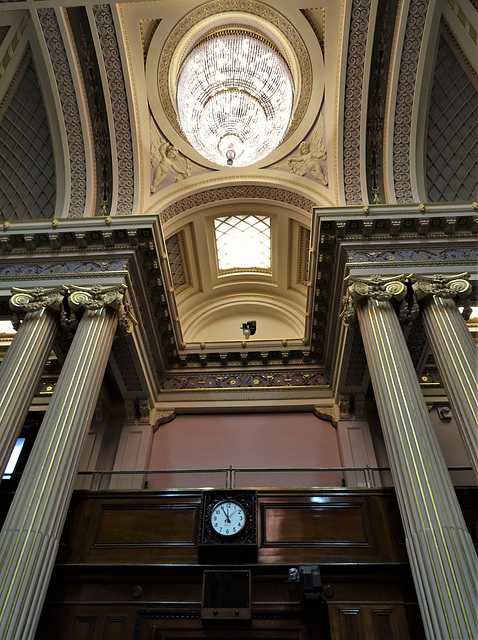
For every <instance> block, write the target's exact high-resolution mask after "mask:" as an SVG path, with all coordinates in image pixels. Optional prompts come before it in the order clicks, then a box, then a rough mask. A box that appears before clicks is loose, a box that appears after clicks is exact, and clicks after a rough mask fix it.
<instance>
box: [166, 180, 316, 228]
mask: <svg viewBox="0 0 478 640" xmlns="http://www.w3.org/2000/svg"><path fill="white" fill-rule="evenodd" d="M236 198H244V199H252V198H254V199H255V198H261V199H264V200H276V201H278V202H281V203H286V204H288V205H292V206H294V207H297V208H299V209H302V210H303V211H306V212H307V213H308V214H310V212H311V211H312V209H313V207H314V206H315V202H312V200H309V198H305V197H304V196H301V195H299V194H298V193H293V192H292V191H287V190H286V189H276V188H275V187H265V186H258V185H247V186H231V187H220V188H217V189H208V190H207V191H201V192H200V193H195V194H193V195H191V196H188V197H187V198H183V199H182V200H179V201H178V202H175V203H174V204H172V205H171V206H169V207H167V208H166V209H164V210H163V211H162V212H161V222H162V223H163V224H164V223H165V222H167V221H168V220H171V219H172V218H174V217H175V216H177V215H179V214H180V213H183V212H184V211H189V210H190V209H193V208H195V207H200V206H203V205H205V204H211V203H213V202H220V201H221V200H234V199H236Z"/></svg>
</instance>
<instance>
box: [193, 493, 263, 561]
mask: <svg viewBox="0 0 478 640" xmlns="http://www.w3.org/2000/svg"><path fill="white" fill-rule="evenodd" d="M198 559H199V561H200V562H204V563H215V564H221V563H230V562H257V496H256V492H255V491H240V490H237V491H235V490H229V491H228V490H222V491H219V490H216V491H204V492H203V495H202V506H201V522H200V527H199V539H198Z"/></svg>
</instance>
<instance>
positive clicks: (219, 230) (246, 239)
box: [214, 215, 271, 273]
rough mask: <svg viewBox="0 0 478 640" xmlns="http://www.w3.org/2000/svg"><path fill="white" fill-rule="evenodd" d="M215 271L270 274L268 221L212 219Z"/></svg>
mask: <svg viewBox="0 0 478 640" xmlns="http://www.w3.org/2000/svg"><path fill="white" fill-rule="evenodd" d="M214 230H215V235H216V250H217V262H218V267H219V272H220V273H221V272H222V273H224V272H226V271H237V270H247V271H260V272H264V271H270V269H271V219H270V218H269V217H268V216H260V215H236V216H226V217H222V218H216V219H215V220H214Z"/></svg>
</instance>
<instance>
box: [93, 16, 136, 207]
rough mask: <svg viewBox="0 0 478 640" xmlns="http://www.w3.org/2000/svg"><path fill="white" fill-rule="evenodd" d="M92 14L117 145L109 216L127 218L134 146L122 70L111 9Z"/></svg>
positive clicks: (132, 182) (132, 192) (131, 198)
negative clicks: (113, 208)
mask: <svg viewBox="0 0 478 640" xmlns="http://www.w3.org/2000/svg"><path fill="white" fill-rule="evenodd" d="M93 14H94V16H95V22H96V27H97V29H98V35H99V40H100V46H101V51H102V54H103V59H104V65H105V70H106V78H107V81H108V88H109V94H110V104H111V110H112V114H113V122H114V132H115V142H116V150H115V153H114V155H113V157H116V158H118V163H117V169H118V182H117V189H118V200H117V204H116V211H113V212H112V214H113V215H129V214H131V213H133V200H134V171H133V143H132V136H131V123H130V117H129V109H128V99H127V96H126V87H125V82H124V78H123V71H122V69H123V67H122V63H121V57H120V53H119V48H118V40H117V37H116V30H115V26H114V22H113V16H112V14H111V8H110V6H109V5H107V4H101V5H94V6H93Z"/></svg>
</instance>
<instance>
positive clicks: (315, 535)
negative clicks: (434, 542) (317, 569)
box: [259, 490, 407, 563]
mask: <svg viewBox="0 0 478 640" xmlns="http://www.w3.org/2000/svg"><path fill="white" fill-rule="evenodd" d="M393 499H394V494H393V493H392V494H388V493H383V492H374V491H370V490H369V491H363V490H362V491H360V490H358V491H349V490H346V491H341V490H336V491H327V490H325V491H324V490H322V491H320V492H317V493H314V494H312V493H311V492H302V493H301V492H296V493H295V494H293V492H289V493H284V494H280V493H278V492H275V493H273V492H270V493H266V492H264V493H259V504H260V509H261V511H260V516H261V518H260V522H261V542H260V548H259V561H262V562H301V561H302V562H317V563H321V562H338V561H342V562H407V557H406V552H405V549H404V548H400V547H399V546H398V545H397V543H396V541H395V539H394V534H393V532H392V529H391V527H390V521H389V516H388V513H387V501H389V500H393ZM400 526H401V525H400Z"/></svg>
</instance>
